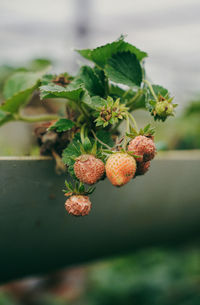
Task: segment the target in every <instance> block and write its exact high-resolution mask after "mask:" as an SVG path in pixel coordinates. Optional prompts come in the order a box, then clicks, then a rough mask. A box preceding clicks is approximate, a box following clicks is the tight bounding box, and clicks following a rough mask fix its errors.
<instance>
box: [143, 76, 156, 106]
mask: <svg viewBox="0 0 200 305" xmlns="http://www.w3.org/2000/svg"><path fill="white" fill-rule="evenodd" d="M143 82H144V83H145V84H147V86H148V87H149V90H150V91H151V94H152V95H153V97H154V99H155V101H156V102H157V101H158V98H157V96H156V94H155V92H154V90H153V87H152V85H151V83H150V82H149V81H148V80H146V79H144V80H143Z"/></svg>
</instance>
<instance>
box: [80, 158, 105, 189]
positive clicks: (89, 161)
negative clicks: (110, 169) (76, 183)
mask: <svg viewBox="0 0 200 305" xmlns="http://www.w3.org/2000/svg"><path fill="white" fill-rule="evenodd" d="M104 172H105V165H104V163H103V162H102V161H101V160H100V159H97V158H96V157H95V156H93V155H89V154H85V155H81V156H80V157H78V158H77V159H76V162H75V164H74V173H75V175H76V177H77V178H78V179H79V180H80V181H81V182H83V183H86V184H94V183H96V182H97V181H98V180H99V179H101V177H102V176H103V174H104Z"/></svg>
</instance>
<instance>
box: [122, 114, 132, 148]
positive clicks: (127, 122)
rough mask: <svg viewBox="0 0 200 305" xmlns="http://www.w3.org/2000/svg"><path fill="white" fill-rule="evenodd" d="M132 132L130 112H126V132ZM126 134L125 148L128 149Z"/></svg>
mask: <svg viewBox="0 0 200 305" xmlns="http://www.w3.org/2000/svg"><path fill="white" fill-rule="evenodd" d="M129 132H130V121H129V113H127V114H126V134H127V133H129ZM126 134H125V137H124V143H123V148H124V150H125V149H126V144H127V135H126Z"/></svg>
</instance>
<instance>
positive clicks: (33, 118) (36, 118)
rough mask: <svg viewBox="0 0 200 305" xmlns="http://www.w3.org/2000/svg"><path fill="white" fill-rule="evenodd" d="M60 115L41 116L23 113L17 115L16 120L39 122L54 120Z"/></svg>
mask: <svg viewBox="0 0 200 305" xmlns="http://www.w3.org/2000/svg"><path fill="white" fill-rule="evenodd" d="M58 119H59V117H58V116H57V115H53V114H48V115H40V116H28V117H25V116H22V115H15V120H18V121H23V122H27V123H37V122H44V121H54V120H58Z"/></svg>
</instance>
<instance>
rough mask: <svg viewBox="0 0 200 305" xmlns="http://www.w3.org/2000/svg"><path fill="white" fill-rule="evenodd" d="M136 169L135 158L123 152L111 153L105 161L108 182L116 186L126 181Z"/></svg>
mask: <svg viewBox="0 0 200 305" xmlns="http://www.w3.org/2000/svg"><path fill="white" fill-rule="evenodd" d="M135 171H136V162H135V159H134V158H133V157H132V156H130V155H128V154H127V153H124V152H117V153H115V154H113V155H111V156H110V157H109V158H108V160H107V162H106V175H107V177H108V179H109V180H110V182H111V183H112V184H113V185H116V186H122V185H124V184H126V183H128V182H129V181H130V180H131V179H132V178H133V176H134V175H135Z"/></svg>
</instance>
